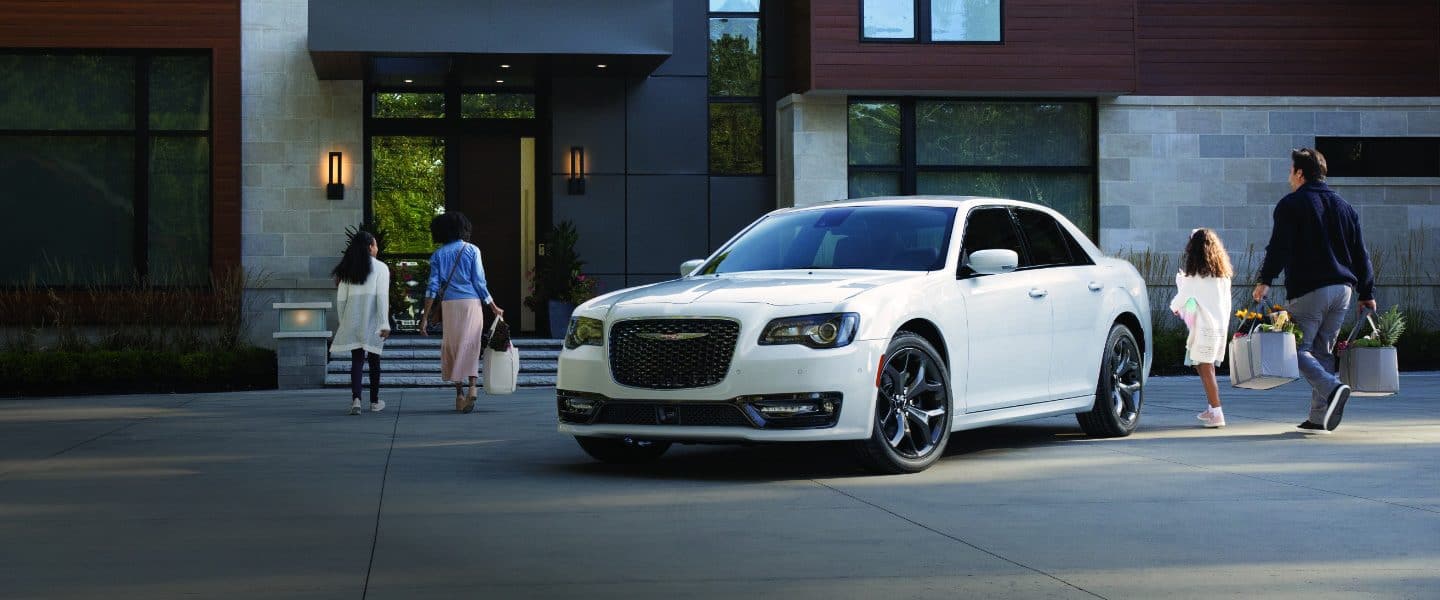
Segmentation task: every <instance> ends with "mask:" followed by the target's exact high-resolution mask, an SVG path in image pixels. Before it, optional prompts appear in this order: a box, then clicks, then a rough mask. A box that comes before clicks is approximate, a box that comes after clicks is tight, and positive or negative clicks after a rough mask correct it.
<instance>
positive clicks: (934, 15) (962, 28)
mask: <svg viewBox="0 0 1440 600" xmlns="http://www.w3.org/2000/svg"><path fill="white" fill-rule="evenodd" d="M1000 2H1001V0H861V2H860V21H861V28H860V39H861V40H864V41H872V42H926V43H967V44H993V43H997V42H1000V41H1001V40H1002V36H1001V31H1002V28H1001V5H1000Z"/></svg>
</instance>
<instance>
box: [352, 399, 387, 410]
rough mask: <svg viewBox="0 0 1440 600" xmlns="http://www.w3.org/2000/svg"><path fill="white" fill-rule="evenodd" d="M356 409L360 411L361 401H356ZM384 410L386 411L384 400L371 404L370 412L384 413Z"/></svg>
mask: <svg viewBox="0 0 1440 600" xmlns="http://www.w3.org/2000/svg"><path fill="white" fill-rule="evenodd" d="M355 408H356V410H359V408H360V401H359V400H356V401H355ZM382 410H385V401H384V400H381V401H379V402H371V403H370V412H380V411H382Z"/></svg>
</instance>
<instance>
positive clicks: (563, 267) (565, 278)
mask: <svg viewBox="0 0 1440 600" xmlns="http://www.w3.org/2000/svg"><path fill="white" fill-rule="evenodd" d="M579 239H580V236H579V234H578V233H576V231H575V225H574V224H573V223H571V222H570V221H561V222H559V223H556V224H555V226H554V227H552V228H551V229H550V232H549V233H548V234H546V236H545V249H544V252H542V253H541V254H540V256H538V257H537V260H536V266H535V271H534V272H533V273H531V279H530V281H531V287H530V295H528V296H526V297H525V305H526V306H528V307H530V309H531V310H533V311H535V312H537V313H539V312H542V310H543V311H544V312H546V313H548V314H549V317H550V318H549V325H550V335H551V336H552V337H561V336H563V335H565V329H566V328H567V327H568V326H569V324H570V315H571V313H573V312H574V311H575V307H576V306H578V305H580V304H582V303H584V302H585V301H586V300H589V299H591V298H593V297H595V293H596V292H597V290H598V286H597V282H596V281H595V279H594V278H593V277H589V276H587V275H585V273H584V272H583V271H581V267H583V266H584V265H585V261H583V260H580V255H579V254H578V253H576V251H575V243H576V242H578V241H579Z"/></svg>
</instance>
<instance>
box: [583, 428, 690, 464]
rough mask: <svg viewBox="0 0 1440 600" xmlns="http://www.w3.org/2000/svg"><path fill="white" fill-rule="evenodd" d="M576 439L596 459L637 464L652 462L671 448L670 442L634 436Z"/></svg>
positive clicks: (584, 437)
mask: <svg viewBox="0 0 1440 600" xmlns="http://www.w3.org/2000/svg"><path fill="white" fill-rule="evenodd" d="M575 441H576V442H578V443H579V444H580V448H581V449H583V450H585V453H586V454H589V455H590V456H593V457H595V459H596V460H599V461H602V462H607V463H617V464H636V463H643V462H650V461H652V460H655V459H657V458H660V455H662V454H664V453H665V451H666V450H669V449H670V442H656V441H652V440H637V439H634V438H628V437H627V438H597V437H586V436H579V435H577V436H575Z"/></svg>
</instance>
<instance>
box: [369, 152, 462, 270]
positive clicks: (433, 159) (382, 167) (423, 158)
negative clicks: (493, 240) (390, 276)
mask: <svg viewBox="0 0 1440 600" xmlns="http://www.w3.org/2000/svg"><path fill="white" fill-rule="evenodd" d="M371 143H372V145H371V152H372V157H373V159H374V168H373V172H372V173H371V180H372V184H371V190H372V196H371V197H372V200H373V202H374V204H373V206H374V214H375V226H376V227H377V228H378V229H379V230H381V231H384V232H385V235H386V244H387V246H388V248H386V251H387V252H390V253H394V254H407V253H416V254H429V253H430V252H433V251H434V250H435V244H434V242H432V241H431V240H430V220H431V219H434V218H435V215H438V214H440V213H442V212H445V139H444V138H438V137H411V136H375V137H373V138H371Z"/></svg>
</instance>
